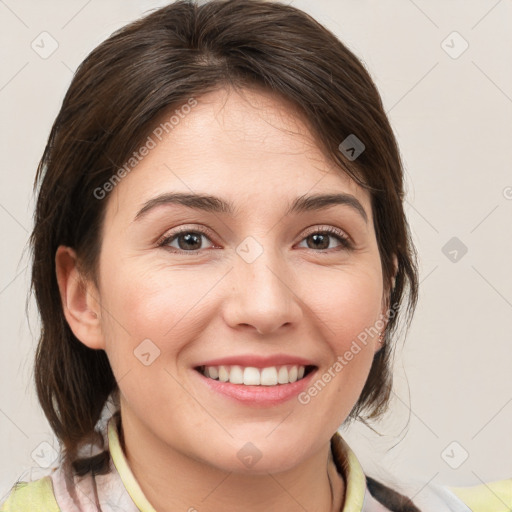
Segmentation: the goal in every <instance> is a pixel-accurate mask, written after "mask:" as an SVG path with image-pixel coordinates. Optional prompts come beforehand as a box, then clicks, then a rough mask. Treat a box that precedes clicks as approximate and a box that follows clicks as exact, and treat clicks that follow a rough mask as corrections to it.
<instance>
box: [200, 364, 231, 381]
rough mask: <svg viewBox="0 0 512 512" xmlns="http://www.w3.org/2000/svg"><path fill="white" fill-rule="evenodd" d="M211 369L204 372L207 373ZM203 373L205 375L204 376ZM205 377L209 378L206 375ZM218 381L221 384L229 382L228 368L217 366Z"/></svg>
mask: <svg viewBox="0 0 512 512" xmlns="http://www.w3.org/2000/svg"><path fill="white" fill-rule="evenodd" d="M210 368H212V367H211V366H210V367H208V368H206V372H208V373H209V369H210ZM206 372H205V374H206ZM206 377H209V375H206ZM219 380H220V381H221V382H227V381H228V380H229V371H228V368H226V367H225V366H219Z"/></svg>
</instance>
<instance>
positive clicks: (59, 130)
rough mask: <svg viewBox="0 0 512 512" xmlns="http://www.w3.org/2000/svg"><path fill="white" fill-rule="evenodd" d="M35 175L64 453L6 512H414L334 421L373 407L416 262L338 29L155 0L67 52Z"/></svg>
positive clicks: (382, 390)
mask: <svg viewBox="0 0 512 512" xmlns="http://www.w3.org/2000/svg"><path fill="white" fill-rule="evenodd" d="M36 184H37V185H38V186H39V187H40V188H39V195H38V201H37V207H36V222H35V227H34V231H33V233H32V238H31V241H32V245H33V251H34V260H33V276H32V277H33V279H32V282H33V287H34V291H35V295H36V299H37V303H38V307H39V310H40V313H41V318H42V332H41V338H40V342H39V346H38V350H37V355H36V367H35V379H36V385H37V392H38V397H39V400H40V403H41V405H42V407H43V410H44V412H45V414H46V416H47V418H48V421H49V422H50V425H51V427H52V429H53V430H54V432H55V434H56V435H57V437H58V438H59V440H60V441H61V443H62V448H63V450H62V458H61V460H60V461H59V464H58V467H57V468H55V470H53V471H52V472H51V474H49V475H48V476H47V477H45V478H43V479H40V480H37V481H35V482H30V483H28V484H23V483H22V484H21V485H19V486H17V487H16V488H15V489H13V492H12V493H11V495H10V496H9V499H8V500H7V501H6V503H5V504H4V505H3V507H2V509H1V510H3V511H11V510H16V511H23V510H30V511H35V510H55V511H58V510H62V511H65V512H67V511H87V510H102V511H109V512H110V511H115V510H123V511H137V510H141V511H154V510H158V511H159V512H168V511H176V510H188V511H189V512H192V511H200V512H203V511H217V510H222V511H228V512H229V511H234V510H240V509H243V510H248V511H260V510H286V511H290V512H294V511H299V510H301V511H303V510H307V511H311V512H313V511H315V512H320V511H330V512H331V511H341V510H342V511H345V512H348V511H365V512H370V511H372V512H375V511H387V510H401V511H416V510H419V508H418V507H417V506H416V505H415V504H414V503H413V500H411V499H410V498H408V497H406V496H403V495H401V494H400V493H398V492H396V491H394V490H393V489H390V488H388V487H386V486H384V485H383V484H382V483H380V482H378V481H376V480H374V479H372V478H371V477H369V476H366V475H364V473H363V471H362V468H361V466H360V464H359V463H358V461H357V458H356V456H355V454H354V453H353V452H352V451H351V450H350V448H349V446H348V445H347V444H346V442H345V441H344V440H343V438H342V437H341V436H340V434H339V433H337V429H338V428H339V427H340V425H342V424H347V423H349V422H350V421H353V420H355V419H360V420H361V421H366V420H368V419H376V418H378V417H379V416H381V415H382V414H383V413H384V412H385V410H386V407H387V404H388V400H389V396H390V390H391V383H392V377H391V374H390V363H391V356H392V350H393V334H394V333H395V332H396V329H397V325H398V324H397V322H398V319H399V318H402V317H403V315H404V314H405V315H406V320H408V321H410V318H411V317H412V313H413V310H414V307H415V305H416V300H417V288H418V278H417V268H416V262H415V251H414V247H413V246H412V244H411V241H410V237H409V230H408V226H407V221H406V218H405V215H404V211H403V204H402V201H403V197H404V192H403V174H402V167H401V163H400V158H399V153H398V149H397V145H396V141H395V138H394V135H393V132H392V129H391V127H390V125H389V122H388V120H387V118H386V115H385V113H384V111H383V108H382V103H381V100H380V97H379V94H378V92H377V90H376V88H375V86H374V84H373V82H372V80H371V78H370V77H369V75H368V73H367V72H366V71H365V69H364V68H363V66H362V65H361V64H360V62H359V61H358V60H357V58H356V57H355V56H354V55H353V54H352V53H351V52H350V51H349V50H348V49H347V48H346V47H345V46H344V45H343V44H342V43H341V42H340V41H338V40H337V39H336V38H335V37H334V35H332V34H331V33H330V32H329V31H327V30H326V29H325V28H323V27H322V26H320V25H319V24H318V23H317V22H315V21H314V20H312V19H311V18H310V17H309V16H307V15H306V14H305V13H303V12H301V11H300V10H297V9H295V8H293V7H291V6H285V5H281V4H277V3H275V4H271V3H267V2H264V1H262V0H248V1H246V0H243V1H241V0H228V1H212V2H210V3H206V4H204V5H202V6H200V7H199V6H197V5H195V4H194V3H192V2H186V1H178V2H175V3H173V4H171V5H169V6H167V7H164V8H162V9H160V10H158V11H156V12H154V13H152V14H150V15H148V16H146V17H145V18H143V19H141V20H138V21H136V22H134V23H132V24H130V25H128V26H126V27H124V28H123V29H121V30H119V31H118V32H116V33H115V34H114V35H112V36H111V37H110V38H109V39H108V40H107V41H105V42H104V43H102V44H101V45H100V46H99V47H98V48H96V49H95V50H94V51H93V52H92V53H91V54H90V55H89V56H88V57H87V58H86V59H85V61H84V62H83V63H82V65H81V66H80V67H79V69H78V70H77V73H76V75H75V77H74V79H73V82H72V84H71V86H70V88H69V90H68V92H67V95H66V97H65V99H64V102H63V105H62V108H61V111H60V112H59V115H58V116H57V119H56V121H55V123H54V126H53V128H52V132H51V134H50V138H49V141H48V145H47V147H46V149H45V152H44V155H43V157H42V159H41V162H40V165H39V169H38V173H37V177H36ZM406 291H408V294H407V295H406ZM404 304H405V307H404ZM109 404H110V408H109ZM365 413H366V414H365ZM429 492H431V493H432V503H434V495H435V496H437V498H436V499H437V501H436V502H435V503H436V508H432V510H443V508H441V507H444V510H466V508H463V507H465V505H464V504H463V502H462V501H461V500H459V499H458V498H457V497H456V494H455V493H453V492H450V491H449V490H448V489H446V488H439V489H434V488H429ZM456 507H459V508H456Z"/></svg>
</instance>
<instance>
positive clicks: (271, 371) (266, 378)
mask: <svg viewBox="0 0 512 512" xmlns="http://www.w3.org/2000/svg"><path fill="white" fill-rule="evenodd" d="M276 384H277V370H276V367H275V366H271V367H270V368H263V369H262V370H261V385H262V386H275V385H276Z"/></svg>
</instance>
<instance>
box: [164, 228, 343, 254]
mask: <svg viewBox="0 0 512 512" xmlns="http://www.w3.org/2000/svg"><path fill="white" fill-rule="evenodd" d="M208 235H209V231H208V230H205V229H202V228H196V229H189V228H184V229H180V230H179V231H174V232H171V233H170V234H167V235H165V236H164V237H163V238H162V239H161V240H160V241H159V242H157V246H158V247H165V248H172V249H174V250H173V251H171V252H175V253H180V252H181V253H189V254H191V255H195V254H197V253H198V252H199V251H200V250H201V249H202V247H201V239H202V238H205V239H206V240H209V241H210V242H211V240H210V237H209V236H208ZM330 238H334V239H337V240H338V243H339V245H338V247H341V250H343V249H345V250H350V249H353V244H352V242H351V241H350V238H349V237H348V236H347V235H346V234H345V233H344V232H343V231H342V230H340V229H337V228H333V227H331V226H328V227H325V228H323V229H318V228H316V230H314V231H311V232H309V233H308V234H307V235H306V237H305V238H303V239H302V240H308V239H311V241H312V242H311V243H310V244H308V246H307V248H308V249H316V250H318V251H322V252H325V251H326V250H328V249H329V245H330V240H329V239H330ZM174 243H177V246H176V245H174V246H173V245H172V244H174ZM322 252H321V254H322ZM330 252H331V251H329V253H330Z"/></svg>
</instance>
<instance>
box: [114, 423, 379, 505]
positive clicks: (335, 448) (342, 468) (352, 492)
mask: <svg viewBox="0 0 512 512" xmlns="http://www.w3.org/2000/svg"><path fill="white" fill-rule="evenodd" d="M116 416H117V415H116ZM119 420H120V417H119V416H117V417H115V416H113V417H112V418H110V420H109V422H108V427H107V435H108V444H109V450H110V455H111V457H112V462H113V464H114V466H115V468H116V469H117V472H118V474H119V476H120V478H121V481H122V483H123V485H124V487H125V489H126V491H127V492H128V494H129V495H130V497H131V499H132V500H133V502H134V503H135V505H136V506H137V508H138V509H139V510H140V512H156V510H155V509H154V508H153V506H152V505H151V503H150V502H149V501H148V499H147V498H146V496H145V495H144V493H143V492H142V489H141V488H140V486H139V483H138V482H137V480H136V479H135V476H134V475H133V473H132V471H131V469H130V467H129V465H128V461H127V459H126V457H125V454H124V452H123V449H122V447H121V443H120V440H119V430H118V429H119ZM331 450H332V454H333V459H334V463H335V464H336V467H337V469H338V473H340V474H341V476H342V477H343V479H344V481H345V501H344V506H343V509H342V510H341V511H340V512H366V511H367V510H368V512H370V509H368V508H366V507H365V503H366V502H367V501H368V500H369V499H371V496H370V495H369V492H368V489H367V486H366V477H365V474H364V472H363V468H362V467H361V464H360V463H359V461H358V460H357V457H356V456H355V454H354V452H353V451H352V450H351V449H350V447H349V446H348V444H347V443H346V441H345V440H344V439H343V437H342V436H341V434H340V433H339V432H336V434H334V436H333V437H332V439H331ZM371 509H373V508H371ZM382 510H387V509H382Z"/></svg>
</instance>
